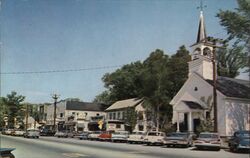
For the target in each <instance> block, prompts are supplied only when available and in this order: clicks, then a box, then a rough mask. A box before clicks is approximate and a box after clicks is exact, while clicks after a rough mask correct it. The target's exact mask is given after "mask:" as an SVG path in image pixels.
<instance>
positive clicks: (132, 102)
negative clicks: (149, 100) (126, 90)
mask: <svg viewBox="0 0 250 158" xmlns="http://www.w3.org/2000/svg"><path fill="white" fill-rule="evenodd" d="M141 102H142V99H138V98H132V99H126V100H120V101H117V102H115V103H114V104H112V105H111V106H110V107H108V108H107V109H106V110H105V111H110V110H117V109H123V108H128V107H134V106H136V105H138V104H139V103H141Z"/></svg>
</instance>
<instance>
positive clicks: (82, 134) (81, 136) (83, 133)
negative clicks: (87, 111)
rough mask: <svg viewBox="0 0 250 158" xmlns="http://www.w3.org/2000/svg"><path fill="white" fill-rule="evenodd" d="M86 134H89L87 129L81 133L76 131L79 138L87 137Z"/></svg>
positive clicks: (85, 138)
mask: <svg viewBox="0 0 250 158" xmlns="http://www.w3.org/2000/svg"><path fill="white" fill-rule="evenodd" d="M88 136H89V132H87V131H84V132H82V133H78V134H76V136H75V137H76V138H79V139H80V140H83V139H84V140H87V139H88Z"/></svg>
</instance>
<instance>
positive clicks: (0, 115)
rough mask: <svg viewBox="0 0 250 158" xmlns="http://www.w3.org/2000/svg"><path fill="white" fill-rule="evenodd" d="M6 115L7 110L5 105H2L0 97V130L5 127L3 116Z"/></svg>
mask: <svg viewBox="0 0 250 158" xmlns="http://www.w3.org/2000/svg"><path fill="white" fill-rule="evenodd" d="M6 114H7V109H6V106H5V104H4V103H3V98H2V97H0V128H3V127H4V126H5V121H4V119H5V116H6Z"/></svg>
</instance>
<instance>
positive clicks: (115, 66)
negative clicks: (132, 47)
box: [0, 65, 122, 75]
mask: <svg viewBox="0 0 250 158" xmlns="http://www.w3.org/2000/svg"><path fill="white" fill-rule="evenodd" d="M118 67H122V65H111V66H100V67H89V68H79V69H64V70H44V71H15V72H1V73H0V74H2V75H22V74H48V73H64V72H77V71H88V70H101V69H110V68H118Z"/></svg>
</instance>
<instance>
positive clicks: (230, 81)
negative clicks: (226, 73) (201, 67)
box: [206, 76, 250, 99]
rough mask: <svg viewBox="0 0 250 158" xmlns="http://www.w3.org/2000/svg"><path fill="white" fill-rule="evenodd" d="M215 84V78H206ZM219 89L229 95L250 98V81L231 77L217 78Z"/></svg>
mask: <svg viewBox="0 0 250 158" xmlns="http://www.w3.org/2000/svg"><path fill="white" fill-rule="evenodd" d="M206 81H207V82H208V83H209V84H210V85H213V80H206ZM217 90H218V91H220V92H221V93H222V94H224V95H225V96H227V97H233V98H243V99H250V93H249V92H250V82H249V81H246V80H240V79H234V78H229V77H221V76H218V78H217Z"/></svg>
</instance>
